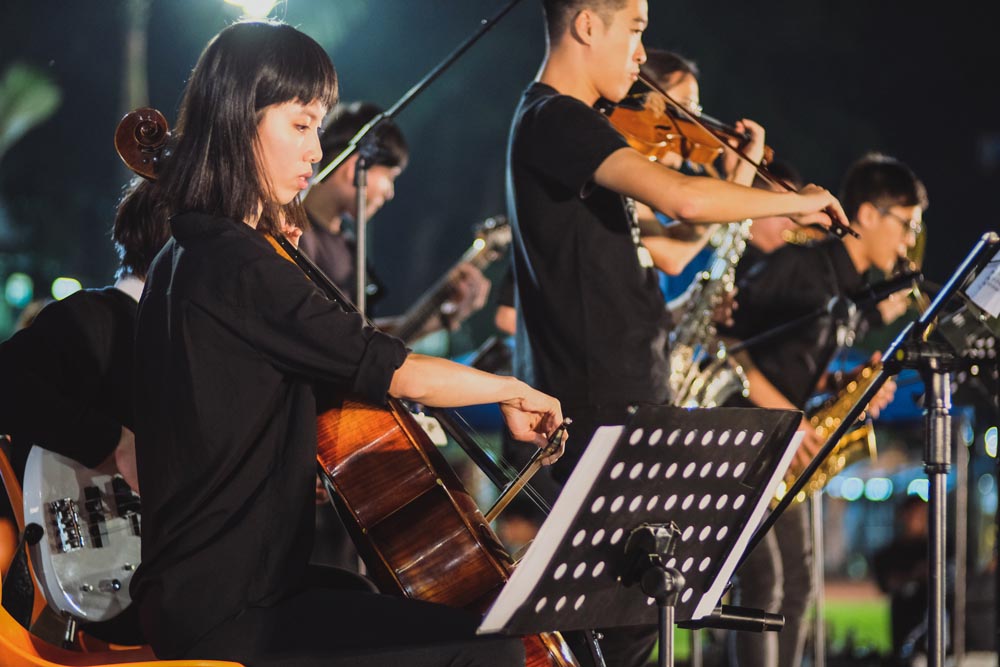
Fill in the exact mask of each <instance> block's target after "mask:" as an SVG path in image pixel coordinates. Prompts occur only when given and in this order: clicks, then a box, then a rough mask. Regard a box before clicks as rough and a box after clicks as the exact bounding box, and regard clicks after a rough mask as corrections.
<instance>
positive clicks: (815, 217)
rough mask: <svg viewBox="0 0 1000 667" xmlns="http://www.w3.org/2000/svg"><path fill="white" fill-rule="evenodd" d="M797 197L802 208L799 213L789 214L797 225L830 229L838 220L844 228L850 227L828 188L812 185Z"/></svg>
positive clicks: (838, 203) (800, 191)
mask: <svg viewBox="0 0 1000 667" xmlns="http://www.w3.org/2000/svg"><path fill="white" fill-rule="evenodd" d="M797 196H798V197H799V198H800V199H801V201H802V207H801V208H800V209H799V211H798V212H793V213H789V214H788V217H789V218H791V219H792V220H793V221H795V222H796V223H797V224H800V225H820V226H821V227H823V228H825V229H830V227H832V226H833V224H834V220H836V221H837V223H838V224H840V225H841V226H843V227H848V226H850V220H848V219H847V214H846V213H844V209H843V207H842V206H841V205H840V202H839V201H837V198H836V197H834V196H833V195H832V194H830V192H829V191H828V190H827V189H826V188H821V187H820V186H818V185H814V184H812V183H810V184H809V185H807V186H805V187H803V188H802V189H801V190H799V191H798V193H797Z"/></svg>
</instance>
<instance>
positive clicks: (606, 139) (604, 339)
mask: <svg viewBox="0 0 1000 667" xmlns="http://www.w3.org/2000/svg"><path fill="white" fill-rule="evenodd" d="M626 146H627V144H626V143H625V140H624V139H623V138H622V136H621V135H620V134H619V133H618V132H617V131H616V130H615V129H614V128H613V127H612V126H611V125H610V123H609V122H608V121H607V119H606V118H605V117H604V116H603V115H602V114H601V113H600V112H599V111H597V110H595V109H593V108H591V107H588V106H587V105H586V104H584V103H583V102H581V101H579V100H577V99H575V98H572V97H569V96H566V95H560V94H559V93H558V92H557V91H556V90H555V89H554V88H552V87H550V86H547V85H544V84H541V83H534V84H532V85H531V86H530V87H529V88H528V89H527V91H525V93H524V96H523V98H522V100H521V103H520V106H519V107H518V109H517V112H516V114H515V116H514V122H513V127H512V130H511V135H510V142H509V145H508V155H507V208H508V213H509V215H510V218H511V220H512V221H513V229H514V234H515V238H514V270H515V278H516V284H517V297H518V306H519V308H518V327H517V359H516V361H515V374H516V375H517V376H518V377H521V378H522V379H525V380H527V381H529V382H532V383H533V384H534V385H535V386H536V387H538V388H539V389H541V390H542V391H545V392H548V393H550V394H553V395H554V396H556V397H557V398H559V399H560V401H562V403H563V406H564V408H567V407H570V408H571V407H573V406H612V405H614V406H620V405H625V404H629V403H636V402H644V403H663V402H665V401H666V399H667V397H668V389H667V374H668V370H669V365H668V359H667V334H668V331H669V328H670V320H669V316H668V315H667V312H666V309H665V308H664V305H663V298H662V296H661V294H660V291H659V288H658V286H657V279H656V273H655V270H654V269H652V268H646V267H643V266H641V265H640V261H639V257H638V253H637V248H636V241H635V240H634V238H633V234H632V232H631V229H630V221H629V216H628V214H627V212H626V206H625V199H624V198H623V197H622V196H621V195H619V194H618V193H616V192H613V191H611V190H608V189H606V188H602V187H599V186H597V185H595V184H594V183H593V180H592V179H593V175H594V172H595V171H596V170H597V168H598V167H599V166H600V165H601V163H602V162H603V161H604V160H605V159H606V158H607V157H608V156H609V155H611V154H612V153H614V152H615V151H617V150H619V149H621V148H625V147H626ZM567 414H572V412H569V411H567Z"/></svg>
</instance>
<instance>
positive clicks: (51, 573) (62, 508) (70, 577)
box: [24, 447, 141, 622]
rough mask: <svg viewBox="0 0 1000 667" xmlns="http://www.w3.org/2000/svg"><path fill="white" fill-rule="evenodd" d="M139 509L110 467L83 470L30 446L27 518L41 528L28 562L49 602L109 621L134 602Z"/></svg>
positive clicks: (26, 477)
mask: <svg viewBox="0 0 1000 667" xmlns="http://www.w3.org/2000/svg"><path fill="white" fill-rule="evenodd" d="M139 511H140V505H139V497H138V496H137V495H135V493H134V492H133V491H132V490H131V489H130V488H129V486H128V484H126V483H125V480H124V479H122V477H121V475H119V474H118V473H117V471H116V470H115V468H114V465H113V464H111V463H106V464H104V466H102V467H101V468H96V469H92V468H85V467H84V466H82V465H80V464H79V463H77V462H75V461H73V460H72V459H69V458H66V457H64V456H60V455H58V454H55V453H53V452H50V451H48V450H45V449H42V448H41V447H32V449H31V451H30V452H29V454H28V462H27V465H26V466H25V470H24V520H25V525H27V524H29V523H36V524H38V525H39V526H41V527H42V529H43V531H44V535H43V537H42V539H41V540H40V541H39V542H38V544H36V545H34V546H33V547H31V559H32V564H33V565H34V569H35V574H36V576H37V577H38V580H39V583H40V585H41V587H42V589H43V593H44V595H45V598H46V600H48V602H49V604H50V605H52V606H53V607H54V608H56V609H58V610H60V611H63V612H65V613H68V614H70V615H72V616H74V617H75V618H77V619H80V620H85V621H91V622H93V621H106V620H108V619H111V618H113V617H115V616H117V615H118V614H120V613H121V612H122V611H123V610H124V609H125V608H126V607H128V606H129V605H130V604H131V603H132V599H131V597H130V596H129V592H128V587H129V582H130V581H131V580H132V573H133V572H134V571H135V568H136V567H137V566H138V565H139V559H140V533H141V521H140V514H139Z"/></svg>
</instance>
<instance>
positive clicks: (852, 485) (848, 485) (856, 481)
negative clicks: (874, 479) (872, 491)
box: [840, 477, 865, 502]
mask: <svg viewBox="0 0 1000 667" xmlns="http://www.w3.org/2000/svg"><path fill="white" fill-rule="evenodd" d="M864 492H865V483H864V482H863V481H862V480H861V478H859V477H848V478H847V479H845V480H844V484H843V486H841V487H840V493H841V495H842V496H843V497H844V500H847V501H850V502H854V501H855V500H857V499H858V498H860V497H861V494H863V493H864Z"/></svg>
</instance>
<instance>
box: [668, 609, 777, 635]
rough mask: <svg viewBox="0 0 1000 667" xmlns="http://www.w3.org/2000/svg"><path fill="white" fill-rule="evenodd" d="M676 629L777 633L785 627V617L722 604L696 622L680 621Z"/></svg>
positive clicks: (760, 610)
mask: <svg viewBox="0 0 1000 667" xmlns="http://www.w3.org/2000/svg"><path fill="white" fill-rule="evenodd" d="M677 627H679V628H685V629H688V630H697V629H699V628H716V629H718V630H740V631H743V632H778V631H779V630H781V628H783V627H785V617H784V616H782V615H781V614H772V613H770V612H766V611H764V610H762V609H752V608H750V607H736V606H733V605H728V604H722V605H719V606H718V607H716V608H715V609H713V610H712V613H711V614H709V615H708V616H703V617H702V618H699V619H698V620H697V621H681V622H680V623H678V624H677Z"/></svg>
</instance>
